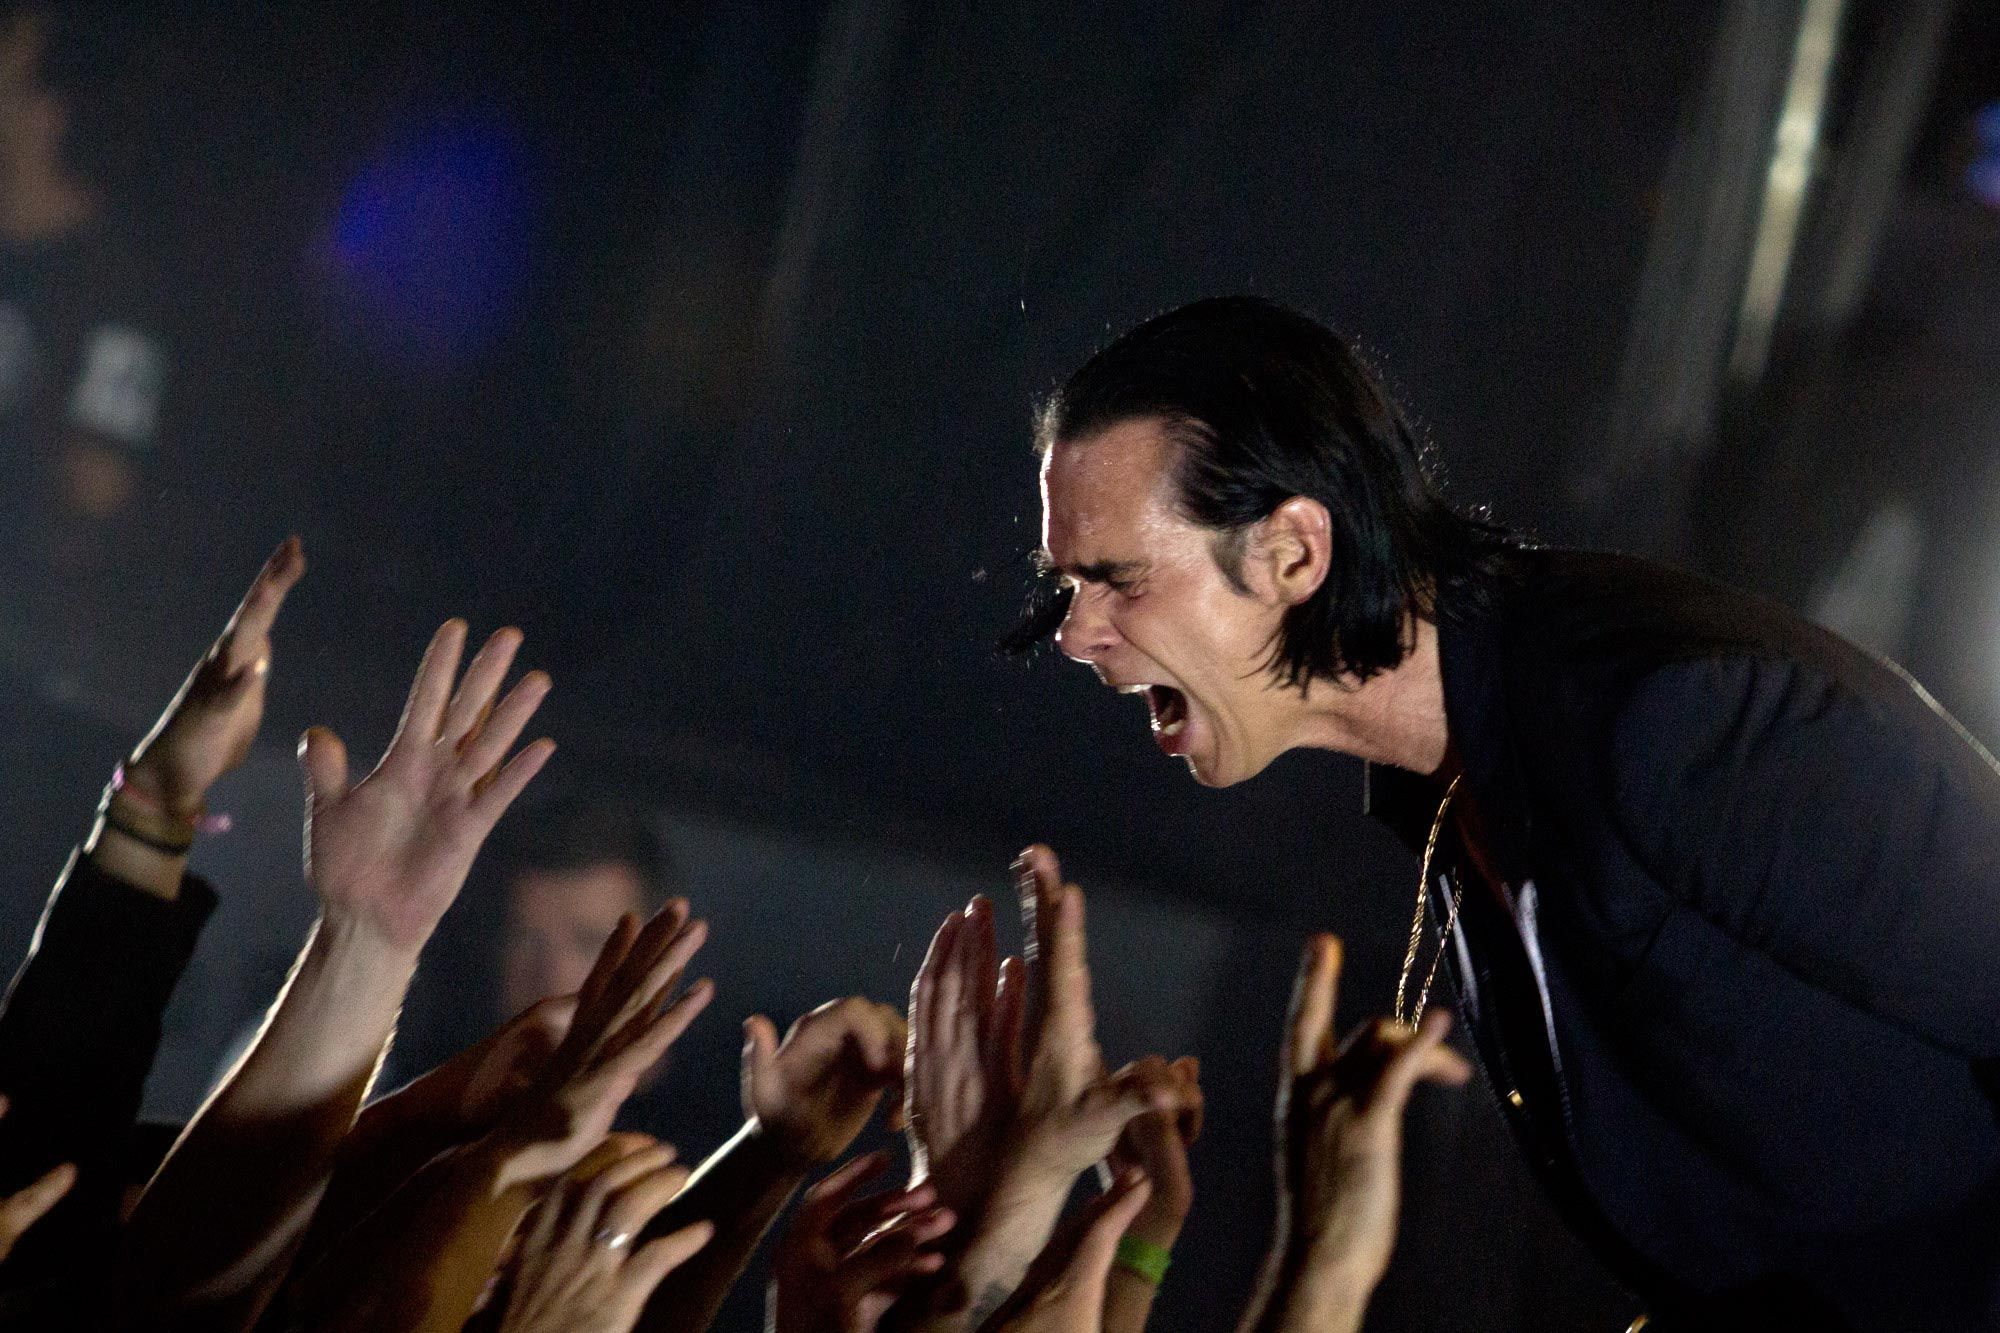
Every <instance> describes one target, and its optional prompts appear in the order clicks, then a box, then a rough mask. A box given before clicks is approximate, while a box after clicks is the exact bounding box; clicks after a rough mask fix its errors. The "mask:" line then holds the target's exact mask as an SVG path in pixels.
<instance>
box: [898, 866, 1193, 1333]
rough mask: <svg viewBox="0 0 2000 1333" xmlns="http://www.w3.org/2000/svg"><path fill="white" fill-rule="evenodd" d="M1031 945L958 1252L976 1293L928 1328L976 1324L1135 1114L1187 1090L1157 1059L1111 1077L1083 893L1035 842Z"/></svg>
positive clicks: (1166, 1107) (965, 1282)
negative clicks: (993, 1142)
mask: <svg viewBox="0 0 2000 1333" xmlns="http://www.w3.org/2000/svg"><path fill="white" fill-rule="evenodd" d="M1017 872H1018V874H1019V879H1020V888H1021V897H1022V910H1023V912H1024V913H1025V915H1026V917H1027V923H1028V927H1029V933H1030V938H1031V939H1032V940H1033V941H1034V949H1033V956H1032V957H1031V959H1030V960H1029V962H1030V966H1029V968H1028V980H1027V986H1026V993H1027V995H1029V996H1030V997H1031V998H1032V1001H1033V1013H1032V1015H1031V1019H1030V1022H1029V1023H1028V1027H1027V1036H1026V1038H1025V1040H1024V1043H1023V1044H1024V1048H1025V1052H1026V1057H1027V1062H1026V1067H1025V1069H1024V1071H1023V1072H1022V1074H1021V1077H1020V1095H1019V1098H1018V1099H1017V1101H1016V1103H1015V1105H1014V1108H1013V1111H1012V1113H1011V1114H1010V1116H1009V1118H1008V1122H1007V1125H1006V1128H1005V1130H1004V1131H1003V1133H1002V1134H1001V1136H1000V1140H999V1146H998V1150H997V1152H996V1153H995V1155H994V1158H993V1165H992V1172H991V1175H990V1177H989V1178H988V1183H987V1186H986V1189H985V1192H984V1196H983V1198H982V1199H981V1201H980V1203H979V1205H978V1210H977V1212H976V1213H975V1215H974V1217H973V1220H972V1221H971V1222H970V1223H969V1226H970V1228H971V1234H970V1236H969V1238H968V1242H967V1244H966V1247H965V1250H964V1252H963V1253H962V1254H961V1255H960V1257H959V1262H958V1266H957V1272H956V1278H957V1280H958V1282H959V1283H960V1284H961V1285H962V1287H963V1289H964V1292H965V1294H966V1295H967V1296H968V1298H969V1299H970V1302H971V1303H970V1306H969V1308H968V1309H967V1311H966V1312H965V1314H964V1315H963V1316H960V1317H957V1318H955V1319H948V1320H944V1321H942V1322H940V1321H938V1320H933V1321H932V1323H931V1325H930V1327H933V1328H936V1327H941V1326H951V1325H952V1324H955V1323H962V1324H966V1325H970V1326H973V1327H976V1326H977V1325H979V1324H980V1323H981V1322H983V1320H984V1318H985V1317H986V1316H987V1315H989V1314H990V1313H991V1312H992V1311H993V1309H994V1308H996V1307H997V1306H998V1305H999V1304H1000V1302H1002V1301H1003V1300H1005V1299H1006V1297H1007V1296H1008V1294H1009V1293H1011V1292H1013V1291H1014V1290H1015V1288H1017V1287H1018V1286H1019V1285H1020V1282H1021V1279H1022V1277H1023V1276H1024V1275H1025V1274H1026V1272H1027V1270H1028V1267H1029V1265H1030V1264H1031V1263H1032V1262H1033V1261H1034V1258H1035V1256H1036V1255H1037V1254H1039V1253H1041V1252H1042V1250H1043V1248H1044V1247H1045V1246H1046V1245H1047V1244H1048V1240H1049V1237H1050V1235H1051V1234H1053V1232H1054V1230H1055V1225H1056V1221H1057V1219H1058V1218H1059V1217H1060V1216H1061V1215H1062V1210H1063V1205H1064V1203H1065V1202H1066V1201H1067V1200H1068V1198H1069V1194H1070V1190H1071V1189H1072V1187H1073V1186H1074V1185H1075V1183H1076V1179H1077V1177H1078V1176H1080V1175H1082V1174H1083V1173H1084V1172H1085V1171H1087V1170H1089V1169H1090V1168H1091V1167H1092V1166H1094V1165H1096V1164H1097V1163H1098V1162H1101V1161H1103V1160H1104V1159H1105V1158H1106V1157H1107V1156H1108V1155H1109V1154H1110V1152H1111V1150H1112V1148H1113V1147H1114V1146H1115V1145H1116V1144H1117V1142H1118V1139H1119V1136H1120V1135H1121V1134H1122V1133H1123V1132H1124V1130H1125V1127H1126V1125H1127V1124H1129V1123H1130V1122H1131V1121H1132V1119H1133V1118H1134V1117H1135V1116H1138V1115H1141V1114H1143V1113H1145V1112H1147V1111H1162V1112H1177V1111H1178V1110H1179V1109H1180V1106H1181V1090H1180V1088H1179V1086H1178V1085H1177V1083H1176V1082H1175V1081H1174V1080H1173V1078H1172V1076H1171V1074H1170V1072H1169V1066H1168V1064H1167V1062H1166V1061H1165V1060H1163V1059H1160V1058H1159V1057H1157V1056H1153V1057H1149V1058H1148V1059H1145V1060H1141V1061H1138V1062H1136V1063H1134V1064H1131V1065H1128V1066H1126V1067H1125V1068H1123V1069H1121V1070H1118V1071H1117V1072H1115V1073H1106V1072H1105V1069H1104V1058H1103V1053H1102V1052H1101V1050H1100V1049H1099V1047H1098V1044H1097V1016H1096V1011H1095V1009H1094V1008H1093V1006H1092V1003H1091V986H1090V962H1089V956H1088V948H1087V944H1086V941H1085V936H1084V901H1083V890H1081V889H1080V888H1078V887H1077V886H1076V885H1074V884H1067V883H1064V882H1063V879H1062V869H1061V866H1060V865H1059V864H1058V862H1057V861H1056V858H1055V854H1054V853H1053V852H1051V851H1049V849H1048V848H1046V847H1032V848H1030V849H1028V851H1027V852H1026V853H1024V854H1023V856H1022V859H1021V861H1020V862H1018V863H1017Z"/></svg>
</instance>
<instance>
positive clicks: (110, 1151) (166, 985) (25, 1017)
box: [0, 856, 216, 1281]
mask: <svg viewBox="0 0 2000 1333" xmlns="http://www.w3.org/2000/svg"><path fill="white" fill-rule="evenodd" d="M215 902H216V898H215V892H214V890H213V889H211V888H210V887H209V886H208V885H207V884H205V883H203V882H202V881H201V880H199V879H197V878H195V877H194V876H189V877H187V878H186V879H185V880H184V881H183V883H182V885H181V892H180V896H179V897H178V898H176V899H175V900H173V901H172V902H168V901H167V900H165V899H162V898H157V897H154V896H153V895H151V894H148V893H144V892H142V891H141V890H139V889H135V888H133V887H132V886H130V885H128V884H125V883H123V882H121V881H119V880H117V879H114V878H112V877H111V876H109V875H107V874H105V873H104V872H103V871H101V870H99V869H98V868H97V866H96V865H95V864H94V863H93V862H92V861H91V860H90V859H89V858H87V857H83V856H76V857H73V858H72V859H71V862H70V865H69V868H68V869H67V870H65V871H64V873H63V877H62V879H61V880H60V881H59V882H58V883H57V885H56V888H55V892H54V893H53V894H52V895H51V896H50V898H49V905H48V909H47V910H46V911H45V912H44V913H43V916H42V921H41V925H40V926H39V927H38V929H37V930H36V933H35V942H34V945H33V946H32V948H31V951H30V952H29V955H28V958H27V961H26V962H24V963H23V964H22V966H21V970H20V972H19V973H18V974H16V976H15V977H14V983H13V986H12V988H11V989H10V990H9V991H8V993H7V999H6V1004H5V1007H4V1009H0V1092H4V1093H5V1094H6V1095H7V1097H8V1100H9V1102H10V1108H9V1110H8V1112H7V1116H6V1118H5V1119H4V1120H0V1193H11V1192H13V1191H15V1190H18V1189H20V1188H21V1187H22V1186H23V1185H26V1184H27V1183H29V1182H30V1181H32V1180H34V1179H35V1178H36V1177H38V1176H40V1175H41V1174H42V1173H43V1172H45V1171H47V1170H48V1169H49V1168H51V1167H53V1166H55V1165H57V1164H58V1163H60V1162H74V1163H76V1165H77V1183H76V1185H75V1187H74V1188H73V1189H72V1190H71V1191H70V1193H69V1195H68V1196H67V1197H66V1198H64V1200H63V1201H62V1202H61V1203H60V1204H58V1205H57V1206H56V1208H55V1209H54V1210H53V1211H52V1212H50V1214H49V1215H48V1216H47V1217H46V1218H44V1219H43V1220H42V1221H41V1222H40V1223H39V1224H37V1225H36V1226H35V1227H34V1228H33V1229H32V1230H30V1231H29V1232H28V1234H27V1236H26V1237H25V1238H24V1239H23V1240H22V1242H21V1244H20V1245H19V1247H17V1249H16V1250H15V1253H14V1257H13V1258H12V1259H10V1260H9V1262H8V1264H7V1266H6V1268H5V1270H0V1271H4V1273H5V1275H6V1276H7V1277H8V1278H10V1279H14V1280H16V1281H21V1280H27V1279H29V1278H32V1279H34V1280H37V1281H41V1280H46V1279H48V1278H50V1277H51V1276H53V1275H54V1274H55V1273H56V1272H57V1271H58V1270H59V1269H60V1268H61V1267H62V1266H63V1265H64V1264H66V1263H67V1262H68V1261H69V1260H70V1259H72V1258H85V1259H88V1258H93V1257H98V1258H101V1257H102V1255H103V1252H104V1251H103V1245H104V1243H105V1242H106V1241H107V1240H108V1238H109V1233H110V1231H111V1229H112V1228H113V1227H114V1226H115V1225H116V1223H117V1221H118V1217H119V1205H120V1203H121V1202H122V1197H123V1193H124V1190H125V1187H126V1185H127V1183H128V1180H129V1174H130V1173H129V1172H128V1170H127V1164H128V1162H129V1161H130V1159H131V1155H132V1151H133V1144H132V1139H133V1133H134V1122H135V1121H136V1120H137V1118H138V1114H139V1103H140V1096H141V1094H142V1093H143V1091H144V1089H145V1084H146V1075H147V1073H148V1071H149V1070H150V1069H151V1068H152V1065H153V1055H154V1052H155V1051H156V1050H157V1049H158V1047H159V1043H160V1021H161V1015H162V1014H164V1013H165V1012H166V1008H167V1001H168V1000H169V999H170V998H171V997H172V995H173V990H174V984H175V983H176V982H177V981H179V979H180V976H181V973H182V971H183V970H185V969H186V967H187V964H188V960H189V958H190V957H192V956H193V954H194V947H195V942H196V940H197V939H198V938H199V937H200V935H201V930H202V926H203V925H204V924H205V923H206V922H207V920H208V918H209V914H210V913H211V912H213V911H214V909H215Z"/></svg>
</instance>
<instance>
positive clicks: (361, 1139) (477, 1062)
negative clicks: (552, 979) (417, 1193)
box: [300, 995, 576, 1264]
mask: <svg viewBox="0 0 2000 1333" xmlns="http://www.w3.org/2000/svg"><path fill="white" fill-rule="evenodd" d="M575 1013H576V996H574V995H558V996H551V997H550V998H548V999H546V1000H541V1001H538V1002H537V1003H535V1004H534V1005H531V1006H530V1007H529V1008H527V1009H526V1010H524V1011H522V1012H521V1013H520V1014H518V1015H516V1016H515V1017H514V1018H512V1019H510V1020H509V1021H507V1022H506V1023H503V1024H502V1025H501V1026H500V1027H499V1028H497V1029H495V1030H494V1031H493V1032H492V1033H490V1034H488V1035H487V1036H486V1037H485V1038H483V1039H482V1040H480V1041H479V1042H477V1043H476V1044H474V1045H472V1046H469V1047H467V1048H466V1049H465V1050H463V1051H460V1052H459V1053H458V1054H457V1055H455V1056H453V1057H452V1058H451V1059H449V1060H447V1061H445V1062H444V1063H443V1064H441V1065H439V1066H438V1067H437V1068H436V1069H433V1070H431V1071H429V1072H428V1073H426V1074H423V1075H421V1076H420V1077H418V1078H416V1079H413V1080H411V1081H410V1082H409V1083H407V1084H405V1085H404V1086H403V1087H401V1088H398V1089H397V1090H396V1091H394V1092H392V1093H389V1094H388V1095H386V1096H384V1097H380V1098H377V1099H376V1100H375V1101H373V1102H371V1103H369V1104H368V1106H367V1107H366V1108H365V1109H363V1110H362V1112H361V1114H360V1115H359V1116H358V1117H357V1118H356V1119H355V1122H354V1128H353V1129H352V1130H350V1131H349V1132H348V1135H347V1137H346V1138H345V1139H344V1140H343V1141H342V1142H341V1145H340V1152H339V1156H338V1158H337V1160H336V1161H335V1164H334V1170H333V1176H332V1178H331V1179H330V1180H329V1181H328V1182H327V1189H326V1197H325V1198H324V1199H323V1200H322V1201H321V1203H320V1206H319V1209H318V1211H317V1212H315V1213H314V1215H313V1221H312V1229H311V1231H310V1232H309V1233H308V1235H307V1237H306V1240H305V1242H304V1244H303V1246H302V1247H301V1250H300V1262H301V1264H309V1263H311V1262H312V1261H313V1258H314V1256H316V1255H318V1254H320V1253H322V1252H323V1251H324V1250H325V1248H326V1246H327V1245H328V1244H329V1243H330V1242H332V1241H333V1240H335V1239H336V1238H338V1237H340V1236H342V1235H344V1234H345V1233H346V1232H347V1231H348V1229H349V1228H350V1227H352V1226H353V1225H354V1224H355V1223H356V1222H358V1221H360V1220H361V1218H363V1217H365V1216H366V1215H367V1214H369V1213H370V1212H372V1211H374V1209H375V1208H376V1207H377V1206H379V1205H380V1204H381V1203H382V1202H383V1201H384V1200H385V1199H387V1198H388V1197H389V1196H390V1195H391V1194H393V1193H395V1192H396V1190H397V1189H398V1188H400V1187H401V1186H402V1185H403V1183H404V1182H405V1181H407V1180H409V1179H410V1178H411V1177H413V1176H414V1175H416V1173H417V1172H418V1171H419V1170H421V1169H422V1168H423V1167H424V1166H425V1165H426V1164H427V1163H429V1162H430V1161H431V1160H432V1159H433V1158H435V1157H436V1156H437V1155H438V1154H439V1153H442V1152H446V1151H449V1150H451V1149H453V1148H458V1147H461V1146H463V1145H465V1144H467V1143H470V1142H472V1141H473V1140H475V1139H477V1138H479V1137H480V1136H481V1135H483V1134H486V1133H488V1132H489V1131H491V1130H492V1129H493V1128H494V1127H495V1126H496V1125H497V1124H499V1122H500V1120H501V1117H502V1116H503V1115H504V1114H505V1113H506V1112H507V1111H508V1110H510V1109H511V1108H513V1107H514V1106H515V1104H516V1103H517V1102H518V1101H519V1100H520V1098H521V1097H522V1096H523V1095H525V1094H526V1093H527V1092H528V1091H529V1090H530V1089H531V1088H532V1087H533V1086H534V1084H535V1080H536V1079H537V1078H538V1077H539V1076H540V1075H541V1073H542V1071H543V1070H544V1069H545V1068H546V1067H547V1064H548V1061H549V1058H550V1057H551V1056H552V1055H553V1054H554V1053H555V1051H556V1050H557V1049H558V1048H559V1047H560V1046H561V1044H562V1041H563V1038H564V1036H565V1035H566V1034H567V1033H568V1031H569V1025H570V1022H571V1020H572V1018H573V1016H574V1015H575Z"/></svg>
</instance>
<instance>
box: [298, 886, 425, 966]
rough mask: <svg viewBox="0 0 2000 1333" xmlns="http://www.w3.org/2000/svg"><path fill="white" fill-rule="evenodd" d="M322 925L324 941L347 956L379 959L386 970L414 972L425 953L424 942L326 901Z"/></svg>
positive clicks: (320, 929) (321, 919)
mask: <svg viewBox="0 0 2000 1333" xmlns="http://www.w3.org/2000/svg"><path fill="white" fill-rule="evenodd" d="M319 923H320V924H319V934H320V939H321V942H322V943H323V944H324V945H325V946H326V947H327V948H329V949H332V950H334V951H336V952H338V953H340V954H342V955H343V956H347V955H352V956H355V957H365V958H369V959H376V960H379V961H380V963H381V965H382V966H384V967H386V968H401V969H407V970H408V971H409V972H411V973H414V972H415V971H416V967H417V958H418V956H419V955H421V954H422V953H423V949H424V942H425V941H424V939H417V940H415V941H412V940H410V939H407V938H405V937H404V935H403V934H402V933H400V932H396V931H391V930H388V929H386V928H384V927H383V925H382V924H381V923H380V922H377V921H374V920H371V919H370V918H369V917H368V916H367V915H366V914H364V913H361V912H356V911H352V910H350V909H348V908H346V907H343V906H340V905H339V904H336V903H329V902H327V901H325V900H324V899H322V900H321V902H320V909H319Z"/></svg>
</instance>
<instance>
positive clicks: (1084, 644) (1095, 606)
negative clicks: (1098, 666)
mask: <svg viewBox="0 0 2000 1333" xmlns="http://www.w3.org/2000/svg"><path fill="white" fill-rule="evenodd" d="M1117 641H1118V632H1117V631H1116V630H1114V629H1112V628H1111V617H1110V616H1108V615H1106V614H1105V613H1104V598H1103V595H1102V593H1101V591H1100V590H1099V589H1096V588H1092V587H1091V586H1089V585H1088V584H1085V585H1084V586H1083V587H1081V588H1078V589H1077V590H1076V592H1075V593H1074V594H1073V595H1072V596H1071V597H1070V599H1069V610H1068V611H1067V612H1065V613H1064V615H1063V621H1062V624H1061V625H1058V626H1057V627H1056V648H1057V649H1058V650H1059V651H1060V652H1061V653H1062V655H1063V656H1065V657H1069V658H1073V659H1075V660H1076V661H1078V662H1087V663H1094V662H1096V661H1097V659H1098V658H1099V657H1101V656H1103V655H1104V653H1105V652H1106V651H1107V650H1108V649H1109V648H1110V647H1111V646H1112V645H1113V644H1114V643H1116V642H1117Z"/></svg>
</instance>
